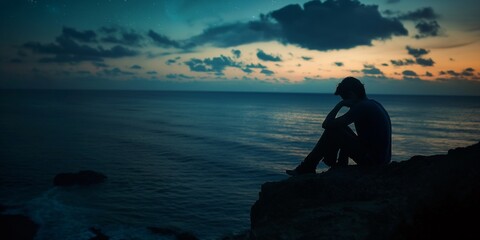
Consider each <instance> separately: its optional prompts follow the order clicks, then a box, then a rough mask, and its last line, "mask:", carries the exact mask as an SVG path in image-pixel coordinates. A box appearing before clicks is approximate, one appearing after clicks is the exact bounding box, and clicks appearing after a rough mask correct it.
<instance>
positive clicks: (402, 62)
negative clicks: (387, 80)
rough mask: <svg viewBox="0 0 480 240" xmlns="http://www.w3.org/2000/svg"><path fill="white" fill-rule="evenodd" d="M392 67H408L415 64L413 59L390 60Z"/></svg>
mask: <svg viewBox="0 0 480 240" xmlns="http://www.w3.org/2000/svg"><path fill="white" fill-rule="evenodd" d="M390 62H391V63H392V65H393V66H397V67H399V66H408V65H413V64H415V61H414V60H413V59H404V60H390Z"/></svg>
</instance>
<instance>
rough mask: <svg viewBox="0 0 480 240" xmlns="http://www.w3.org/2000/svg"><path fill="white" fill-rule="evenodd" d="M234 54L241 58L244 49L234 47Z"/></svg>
mask: <svg viewBox="0 0 480 240" xmlns="http://www.w3.org/2000/svg"><path fill="white" fill-rule="evenodd" d="M232 54H233V56H235V57H236V58H240V56H241V55H242V51H240V50H238V49H232Z"/></svg>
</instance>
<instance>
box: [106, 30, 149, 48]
mask: <svg viewBox="0 0 480 240" xmlns="http://www.w3.org/2000/svg"><path fill="white" fill-rule="evenodd" d="M144 39H145V38H144V37H143V36H142V35H141V34H138V33H136V32H134V31H130V32H128V31H126V30H124V29H118V30H115V31H113V32H109V34H108V36H106V37H103V38H102V42H105V43H115V44H123V45H128V46H140V45H142V41H143V40H144Z"/></svg>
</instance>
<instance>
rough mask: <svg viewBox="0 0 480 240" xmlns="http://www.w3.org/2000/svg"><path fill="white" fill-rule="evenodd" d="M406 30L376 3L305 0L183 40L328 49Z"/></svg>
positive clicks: (219, 44)
mask: <svg viewBox="0 0 480 240" xmlns="http://www.w3.org/2000/svg"><path fill="white" fill-rule="evenodd" d="M405 35H408V31H407V30H406V29H405V27H404V26H403V25H402V23H401V22H400V21H399V20H398V19H391V18H386V17H383V16H382V15H381V14H380V12H379V11H378V6H377V5H364V4H361V3H360V2H359V1H357V0H329V1H325V2H321V1H310V2H307V3H305V4H304V5H303V8H302V7H301V6H300V5H298V4H292V5H287V6H285V7H283V8H281V9H278V10H275V11H272V12H270V13H268V14H261V15H260V20H256V21H249V22H246V23H245V22H235V23H227V24H223V25H220V26H215V27H210V28H207V29H205V30H204V31H203V33H201V34H199V35H197V36H194V37H192V38H190V39H187V40H185V42H186V43H189V44H190V45H197V46H198V45H205V44H210V45H213V46H216V47H224V48H225V47H233V46H239V45H243V44H249V43H255V42H265V41H278V42H281V43H283V44H294V45H297V46H299V47H302V48H306V49H312V50H319V51H328V50H335V49H349V48H353V47H356V46H361V45H367V46H370V45H371V44H372V41H373V40H386V39H390V38H392V37H393V36H405ZM159 40H160V41H159V42H161V43H162V44H165V45H167V46H175V47H182V46H181V44H179V43H178V42H176V41H172V40H170V39H168V38H167V37H165V36H160V37H159ZM184 48H185V47H184Z"/></svg>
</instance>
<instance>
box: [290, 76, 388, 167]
mask: <svg viewBox="0 0 480 240" xmlns="http://www.w3.org/2000/svg"><path fill="white" fill-rule="evenodd" d="M335 95H340V97H341V98H342V99H343V100H342V101H340V102H339V103H338V104H337V105H336V106H335V107H334V108H333V109H332V110H331V111H330V113H329V114H328V115H327V117H326V118H325V121H324V122H323V124H322V127H323V128H324V129H325V131H324V132H323V134H322V136H321V137H320V140H318V142H317V144H316V145H315V147H314V148H313V150H312V151H311V152H310V154H308V156H307V157H306V158H305V160H304V161H303V162H301V163H300V165H298V166H297V167H296V168H295V169H293V170H287V171H286V172H287V174H289V175H292V176H295V175H299V174H305V173H315V169H316V168H317V165H318V163H319V162H320V161H321V160H322V159H323V161H324V163H325V164H326V165H328V166H338V165H347V164H348V158H349V157H350V158H352V160H353V161H354V162H355V163H356V164H357V165H380V164H388V163H389V162H390V158H391V155H392V153H391V152H392V151H391V142H392V141H391V139H392V127H391V123H390V117H389V116H388V113H387V111H386V110H385V109H384V108H383V106H382V105H381V104H380V103H378V102H377V101H375V100H372V99H368V98H367V95H366V93H365V88H364V86H363V84H362V83H361V82H360V81H359V80H358V79H356V78H353V77H347V78H345V79H343V80H342V82H341V83H340V84H339V85H338V87H337V90H336V91H335ZM342 107H348V108H350V109H349V110H348V112H347V113H345V114H344V115H343V116H340V117H337V114H338V112H339V111H340V109H341V108H342ZM351 123H354V124H355V129H356V131H357V134H355V132H354V131H353V130H352V129H350V128H349V127H348V125H349V124H351ZM337 155H338V160H337Z"/></svg>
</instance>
